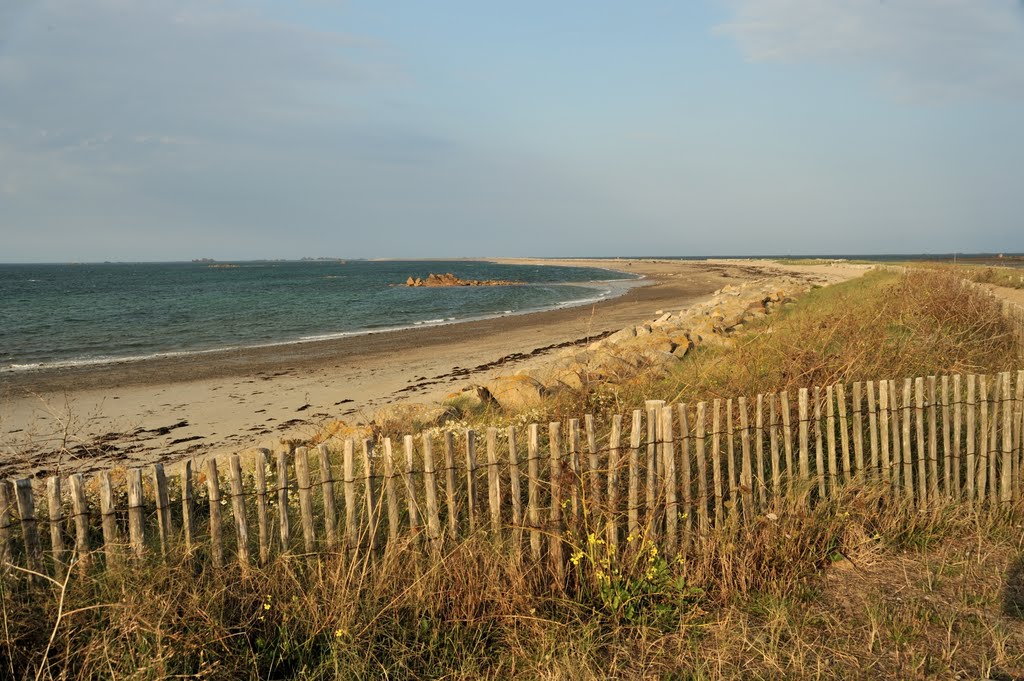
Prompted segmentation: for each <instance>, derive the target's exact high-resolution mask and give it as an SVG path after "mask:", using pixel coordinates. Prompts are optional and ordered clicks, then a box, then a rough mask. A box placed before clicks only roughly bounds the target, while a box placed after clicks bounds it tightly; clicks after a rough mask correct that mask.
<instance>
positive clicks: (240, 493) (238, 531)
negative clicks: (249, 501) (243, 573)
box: [228, 454, 250, 570]
mask: <svg viewBox="0 0 1024 681" xmlns="http://www.w3.org/2000/svg"><path fill="white" fill-rule="evenodd" d="M228 464H229V466H230V470H231V512H232V515H233V516H234V518H235V537H236V538H237V540H238V547H237V550H238V564H239V566H241V568H242V569H243V570H245V569H247V568H248V567H249V562H250V558H249V519H248V517H247V516H246V512H245V485H244V484H243V483H242V461H241V459H240V458H239V457H238V455H237V454H232V455H231V458H230V459H229V460H228Z"/></svg>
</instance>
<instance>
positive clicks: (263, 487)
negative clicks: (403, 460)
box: [253, 447, 270, 565]
mask: <svg viewBox="0 0 1024 681" xmlns="http://www.w3.org/2000/svg"><path fill="white" fill-rule="evenodd" d="M269 455H270V450H269V449H264V448H262V447H261V448H259V449H257V450H256V467H255V468H254V469H253V478H254V480H255V485H256V525H257V527H258V530H259V542H260V565H266V564H267V562H268V561H269V560H270V514H269V513H268V511H267V466H268V461H267V457H268V456H269Z"/></svg>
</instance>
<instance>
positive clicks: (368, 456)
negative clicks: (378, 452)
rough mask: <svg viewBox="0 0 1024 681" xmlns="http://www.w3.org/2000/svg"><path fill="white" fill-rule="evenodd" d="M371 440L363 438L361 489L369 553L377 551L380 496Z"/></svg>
mask: <svg viewBox="0 0 1024 681" xmlns="http://www.w3.org/2000/svg"><path fill="white" fill-rule="evenodd" d="M373 458H374V457H373V440H371V439H369V438H363V473H364V475H365V476H366V477H365V478H364V480H363V489H364V490H365V493H366V524H367V526H368V528H367V532H368V534H369V535H370V551H371V552H375V551H376V550H377V536H378V530H379V529H380V495H379V494H378V493H377V489H378V487H379V486H378V484H377V480H378V478H377V475H376V472H375V468H374V463H373Z"/></svg>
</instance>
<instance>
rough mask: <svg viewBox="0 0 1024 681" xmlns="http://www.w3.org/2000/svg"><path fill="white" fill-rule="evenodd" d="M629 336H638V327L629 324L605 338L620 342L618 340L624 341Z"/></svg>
mask: <svg viewBox="0 0 1024 681" xmlns="http://www.w3.org/2000/svg"><path fill="white" fill-rule="evenodd" d="M628 338H636V327H635V326H627V327H626V328H624V329H619V330H618V331H616V332H615V333H613V334H612V335H610V336H608V337H607V338H605V340H606V341H608V342H609V343H618V342H620V341H624V340H626V339H628Z"/></svg>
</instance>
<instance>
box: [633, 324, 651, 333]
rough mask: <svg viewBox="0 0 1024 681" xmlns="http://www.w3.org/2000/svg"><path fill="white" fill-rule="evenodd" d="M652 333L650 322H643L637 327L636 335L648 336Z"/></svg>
mask: <svg viewBox="0 0 1024 681" xmlns="http://www.w3.org/2000/svg"><path fill="white" fill-rule="evenodd" d="M650 333H651V325H650V324H641V325H640V326H637V327H636V335H638V336H647V335H649V334H650Z"/></svg>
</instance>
